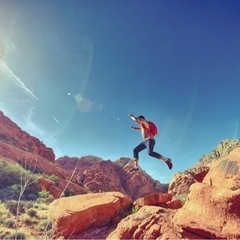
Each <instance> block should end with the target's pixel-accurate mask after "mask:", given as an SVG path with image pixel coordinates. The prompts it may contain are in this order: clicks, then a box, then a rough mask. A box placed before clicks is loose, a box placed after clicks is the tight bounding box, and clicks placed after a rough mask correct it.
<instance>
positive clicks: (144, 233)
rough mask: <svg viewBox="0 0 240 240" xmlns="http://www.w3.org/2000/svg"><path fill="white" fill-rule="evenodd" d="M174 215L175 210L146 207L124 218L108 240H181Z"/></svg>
mask: <svg viewBox="0 0 240 240" xmlns="http://www.w3.org/2000/svg"><path fill="white" fill-rule="evenodd" d="M174 214H175V212H174V211H173V210H169V209H164V208H161V207H156V206H144V207H142V208H141V209H140V210H139V211H137V212H135V213H133V214H131V215H129V216H128V217H126V218H124V219H123V220H122V221H121V222H120V223H119V224H118V226H117V228H116V229H115V230H114V231H113V232H112V233H110V234H109V235H108V237H107V238H106V239H107V240H111V239H180V234H179V233H178V232H177V230H176V229H175V227H174V225H173V224H172V223H171V219H172V217H173V216H174Z"/></svg>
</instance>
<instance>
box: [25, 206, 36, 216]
mask: <svg viewBox="0 0 240 240" xmlns="http://www.w3.org/2000/svg"><path fill="white" fill-rule="evenodd" d="M27 214H28V216H30V217H37V210H35V209H33V208H30V209H28V210H27Z"/></svg>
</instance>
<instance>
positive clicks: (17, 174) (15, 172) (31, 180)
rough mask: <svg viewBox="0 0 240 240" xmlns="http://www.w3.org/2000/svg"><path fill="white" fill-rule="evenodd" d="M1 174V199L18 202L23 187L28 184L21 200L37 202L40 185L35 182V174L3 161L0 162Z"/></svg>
mask: <svg viewBox="0 0 240 240" xmlns="http://www.w3.org/2000/svg"><path fill="white" fill-rule="evenodd" d="M0 173H1V174H0V199H2V200H17V199H18V198H19V194H20V192H21V191H22V187H23V186H24V185H25V184H26V183H27V184H26V185H27V186H26V188H25V189H24V192H23V194H22V196H21V199H23V200H36V198H37V188H38V186H37V185H38V184H37V182H36V181H35V179H36V175H35V174H32V173H31V172H30V171H28V170H26V169H24V168H22V167H21V166H20V165H19V164H16V163H14V164H13V163H8V162H5V161H3V160H0ZM26 181H28V182H26Z"/></svg>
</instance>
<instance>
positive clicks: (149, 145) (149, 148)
mask: <svg viewBox="0 0 240 240" xmlns="http://www.w3.org/2000/svg"><path fill="white" fill-rule="evenodd" d="M154 145H155V139H147V140H145V141H144V142H141V143H140V144H139V145H138V146H136V147H135V148H134V149H133V157H134V159H139V152H141V151H142V150H144V149H146V148H147V151H148V155H150V156H151V157H154V158H158V159H160V158H161V157H162V155H161V154H159V153H157V152H154V151H153V148H154Z"/></svg>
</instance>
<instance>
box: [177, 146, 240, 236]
mask: <svg viewBox="0 0 240 240" xmlns="http://www.w3.org/2000/svg"><path fill="white" fill-rule="evenodd" d="M239 183H240V148H236V149H235V150H233V151H232V152H231V153H230V154H229V155H228V156H227V157H225V158H223V159H222V160H221V161H219V162H217V163H216V164H215V166H214V167H212V168H211V170H210V171H209V173H208V174H207V175H206V177H205V179H204V181H203V183H195V184H193V185H192V186H191V188H190V193H189V195H188V200H187V201H186V203H185V205H184V206H183V208H181V209H180V210H179V211H178V212H177V213H176V215H175V217H174V220H173V221H174V223H175V224H176V225H178V226H180V227H181V228H182V230H183V232H182V236H183V237H186V236H189V233H190V234H191V236H193V237H194V234H195V237H197V236H201V237H202V238H228V239H233V238H235V239H236V238H237V239H238V238H240V232H239V229H240V186H239Z"/></svg>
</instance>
